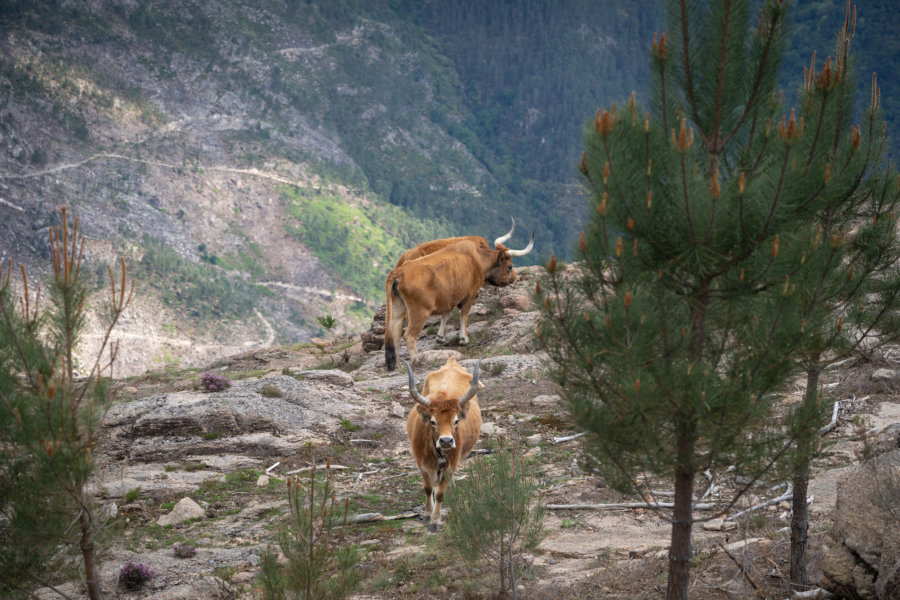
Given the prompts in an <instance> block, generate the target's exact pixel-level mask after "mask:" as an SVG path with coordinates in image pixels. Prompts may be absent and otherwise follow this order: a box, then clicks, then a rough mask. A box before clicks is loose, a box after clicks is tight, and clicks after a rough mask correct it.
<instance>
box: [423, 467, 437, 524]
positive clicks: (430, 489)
mask: <svg viewBox="0 0 900 600" xmlns="http://www.w3.org/2000/svg"><path fill="white" fill-rule="evenodd" d="M420 472H421V473H422V481H423V482H424V483H425V485H424V488H425V512H424V513H422V519H423V520H425V521H429V520H430V519H431V512H432V510H433V506H434V486H433V485H432V481H431V473H428V472H427V471H422V470H420Z"/></svg>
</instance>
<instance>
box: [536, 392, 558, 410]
mask: <svg viewBox="0 0 900 600" xmlns="http://www.w3.org/2000/svg"><path fill="white" fill-rule="evenodd" d="M560 402H562V398H560V397H559V394H550V395H542V396H535V397H534V398H532V399H531V403H532V404H533V405H534V406H545V407H548V408H551V407H554V406H558V405H559V403H560Z"/></svg>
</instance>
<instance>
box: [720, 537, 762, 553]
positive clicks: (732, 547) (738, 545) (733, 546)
mask: <svg viewBox="0 0 900 600" xmlns="http://www.w3.org/2000/svg"><path fill="white" fill-rule="evenodd" d="M761 541H762V538H748V539H746V540H740V541H737V542H731V543H730V544H728V545H727V546H725V549H726V550H728V551H729V552H736V551H738V550H743V549H744V548H746V547H747V546H749V545H750V544H755V543H757V542H761Z"/></svg>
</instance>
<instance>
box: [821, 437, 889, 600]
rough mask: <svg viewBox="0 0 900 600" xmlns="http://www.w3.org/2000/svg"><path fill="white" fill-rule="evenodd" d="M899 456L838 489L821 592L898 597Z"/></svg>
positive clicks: (876, 462) (866, 598) (863, 470)
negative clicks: (830, 543)
mask: <svg viewBox="0 0 900 600" xmlns="http://www.w3.org/2000/svg"><path fill="white" fill-rule="evenodd" d="M898 473H900V450H893V451H891V452H888V453H887V454H882V455H881V456H878V457H876V458H875V459H873V460H872V461H870V462H869V463H867V464H862V465H859V466H857V467H854V468H853V469H851V470H850V472H849V473H848V475H847V477H846V478H845V479H844V480H842V481H841V482H839V483H838V489H837V503H836V504H835V507H834V527H833V528H832V530H831V532H830V536H831V538H832V539H833V540H834V541H835V544H834V545H833V546H829V551H828V553H827V554H826V555H825V562H824V564H823V566H822V570H823V583H822V587H824V588H825V589H826V590H828V591H830V592H832V593H834V594H836V595H838V596H840V597H848V598H859V599H861V600H888V599H893V598H897V597H898V594H900V521H898V520H897V518H896V516H894V515H895V514H896V513H895V512H894V511H895V510H896V506H897V498H896V490H898V489H900V475H898Z"/></svg>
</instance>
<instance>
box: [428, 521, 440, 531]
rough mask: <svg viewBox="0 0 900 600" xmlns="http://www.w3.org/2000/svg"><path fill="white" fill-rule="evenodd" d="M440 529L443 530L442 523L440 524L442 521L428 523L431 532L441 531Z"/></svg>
mask: <svg viewBox="0 0 900 600" xmlns="http://www.w3.org/2000/svg"><path fill="white" fill-rule="evenodd" d="M440 530H441V524H440V523H429V524H428V531H430V532H431V533H437V532H439V531H440Z"/></svg>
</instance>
